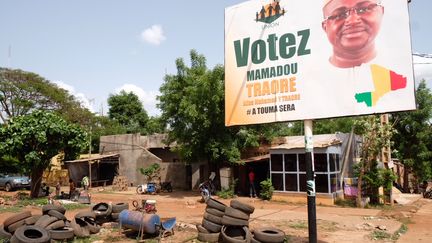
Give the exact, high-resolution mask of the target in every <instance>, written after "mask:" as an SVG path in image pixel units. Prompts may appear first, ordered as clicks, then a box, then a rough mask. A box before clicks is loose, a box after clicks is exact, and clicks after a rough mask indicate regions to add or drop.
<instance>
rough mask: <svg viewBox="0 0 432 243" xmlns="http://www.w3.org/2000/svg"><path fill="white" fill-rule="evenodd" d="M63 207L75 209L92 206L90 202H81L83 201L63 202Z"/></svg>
mask: <svg viewBox="0 0 432 243" xmlns="http://www.w3.org/2000/svg"><path fill="white" fill-rule="evenodd" d="M63 207H64V208H65V209H66V210H75V209H81V208H90V206H89V205H88V204H81V203H69V204H63Z"/></svg>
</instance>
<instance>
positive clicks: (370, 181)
mask: <svg viewBox="0 0 432 243" xmlns="http://www.w3.org/2000/svg"><path fill="white" fill-rule="evenodd" d="M354 132H355V133H356V134H359V135H362V137H363V141H362V144H361V148H360V159H361V161H360V163H359V164H358V165H357V170H356V173H357V177H358V184H359V185H360V186H359V192H358V195H357V205H358V206H360V205H361V201H362V198H361V197H362V195H366V196H369V197H370V199H371V202H372V203H378V188H379V187H380V186H381V185H383V180H382V178H381V175H380V172H379V170H378V168H377V165H378V159H379V155H380V153H381V151H382V149H383V148H384V147H387V146H391V142H390V139H391V136H392V135H393V132H394V130H393V128H392V127H391V125H390V124H381V121H380V117H379V116H367V117H363V118H361V119H357V120H356V121H355V123H354Z"/></svg>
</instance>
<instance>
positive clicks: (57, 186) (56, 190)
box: [55, 181, 61, 197]
mask: <svg viewBox="0 0 432 243" xmlns="http://www.w3.org/2000/svg"><path fill="white" fill-rule="evenodd" d="M60 189H61V184H60V181H57V184H56V186H55V195H56V197H59V196H60Z"/></svg>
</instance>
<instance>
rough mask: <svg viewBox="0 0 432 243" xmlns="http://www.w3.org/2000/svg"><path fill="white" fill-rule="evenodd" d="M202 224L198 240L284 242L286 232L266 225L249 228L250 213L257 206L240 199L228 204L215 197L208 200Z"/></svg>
mask: <svg viewBox="0 0 432 243" xmlns="http://www.w3.org/2000/svg"><path fill="white" fill-rule="evenodd" d="M206 203H207V207H206V209H205V212H204V217H203V220H202V223H201V225H197V229H198V240H200V241H203V242H225V243H261V242H266V243H279V242H280V243H282V242H284V240H285V233H284V232H283V231H281V230H279V229H276V228H272V227H266V228H258V229H255V230H254V231H253V232H251V231H250V230H249V219H250V215H251V214H252V213H253V212H254V211H255V208H254V207H253V206H251V205H249V204H246V203H243V202H241V201H239V200H231V201H230V205H229V206H227V205H225V204H223V203H222V202H220V201H217V200H216V199H214V198H210V199H209V200H207V202H206Z"/></svg>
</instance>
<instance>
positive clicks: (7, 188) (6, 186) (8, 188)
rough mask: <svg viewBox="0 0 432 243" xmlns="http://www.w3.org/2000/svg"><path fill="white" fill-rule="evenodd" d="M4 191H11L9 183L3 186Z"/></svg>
mask: <svg viewBox="0 0 432 243" xmlns="http://www.w3.org/2000/svg"><path fill="white" fill-rule="evenodd" d="M5 191H7V192H10V191H12V186H11V184H10V183H6V185H5Z"/></svg>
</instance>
